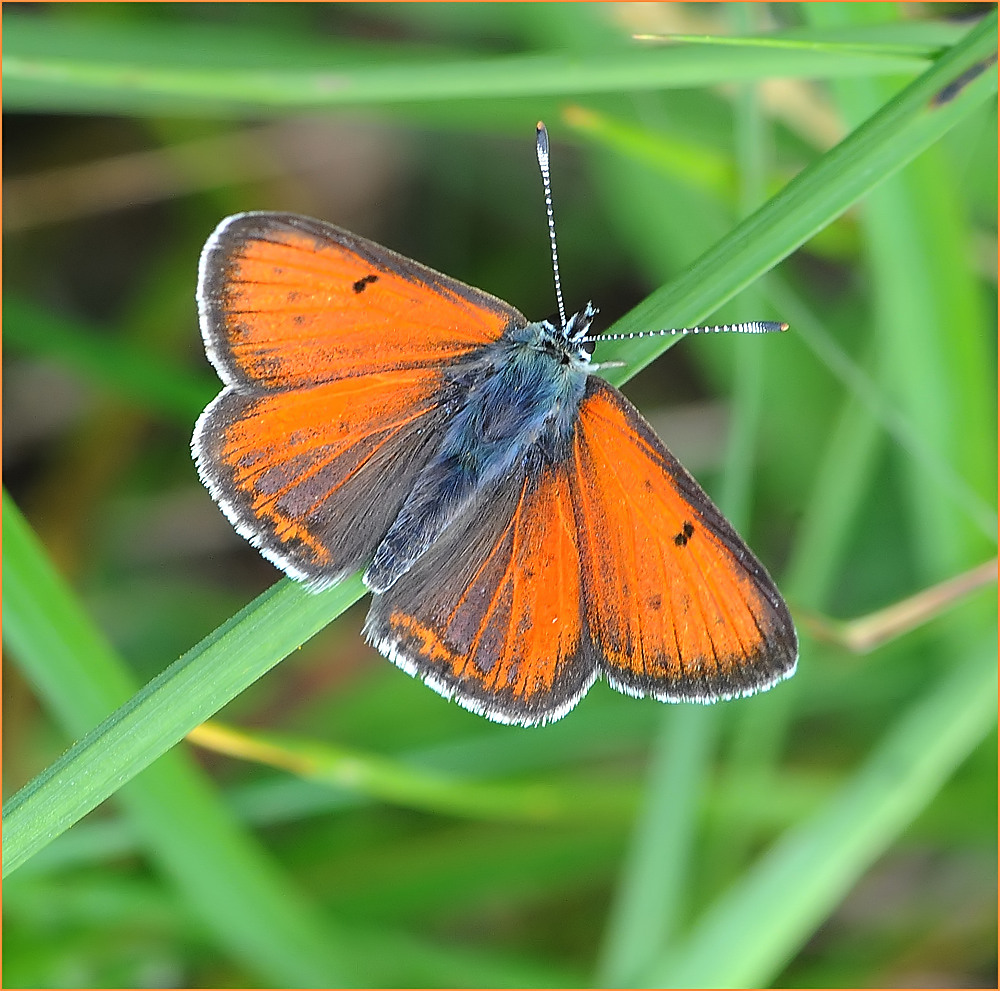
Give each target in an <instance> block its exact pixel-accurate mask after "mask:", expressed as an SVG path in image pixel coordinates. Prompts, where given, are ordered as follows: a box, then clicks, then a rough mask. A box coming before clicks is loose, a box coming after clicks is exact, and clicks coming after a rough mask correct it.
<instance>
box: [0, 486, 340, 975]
mask: <svg viewBox="0 0 1000 991" xmlns="http://www.w3.org/2000/svg"><path fill="white" fill-rule="evenodd" d="M4 502H5V504H4V538H5V547H4V550H5V559H4V564H5V569H4V578H5V579H6V580H5V582H4V590H3V596H4V619H5V623H4V640H5V642H6V644H7V646H8V648H9V649H10V650H11V651H12V652H13V653H14V654H15V655H16V656H17V659H18V661H19V662H20V664H21V666H22V668H23V669H24V671H25V672H26V674H27V675H28V677H29V679H30V680H31V681H32V682H33V683H34V684H35V686H36V688H37V690H38V692H39V695H40V696H41V697H42V698H44V699H45V700H46V701H47V702H48V704H49V705H50V707H51V708H52V709H53V710H54V711H55V713H56V714H57V716H58V718H59V720H60V722H61V723H62V724H63V725H64V726H65V728H66V729H67V731H68V732H69V733H70V734H71V735H75V734H78V733H82V732H84V731H85V730H86V729H87V727H88V726H91V725H93V723H94V722H95V721H97V720H98V719H100V718H101V717H102V716H104V715H105V714H106V713H107V712H109V711H110V710H111V709H113V708H114V706H115V705H117V704H119V703H120V702H121V700H122V699H124V698H127V697H128V696H129V694H131V692H132V691H133V690H134V686H133V685H132V684H131V679H130V678H129V676H128V674H127V673H126V671H125V669H124V667H123V665H122V664H121V662H120V661H119V659H118V658H117V657H116V656H115V654H114V652H113V651H112V649H111V648H110V646H109V645H108V644H107V643H106V642H105V641H104V639H103V637H102V636H101V635H100V633H98V631H97V630H96V629H94V627H93V626H92V624H91V623H90V621H89V620H88V619H87V617H86V615H84V613H83V612H82V610H81V609H80V608H79V606H78V604H77V603H76V601H75V599H74V598H73V596H72V594H71V593H70V592H69V590H68V589H67V588H66V587H65V585H64V583H63V582H62V580H61V579H60V578H59V576H58V575H57V574H56V573H55V572H54V571H53V569H52V568H51V566H50V565H49V563H48V560H47V559H46V557H45V554H44V551H43V550H42V548H41V547H40V545H39V544H38V543H37V540H36V539H35V537H34V534H33V533H32V532H31V531H30V529H29V528H28V526H27V524H26V523H25V521H24V519H23V518H22V517H21V515H20V513H19V512H18V510H17V507H16V506H14V504H13V503H12V501H11V500H10V499H5V501H4ZM146 708H148V707H146ZM135 711H136V703H135V701H133V703H130V704H129V705H126V706H125V707H124V708H123V709H120V710H118V713H117V714H116V717H113V719H112V723H113V724H114V726H115V727H116V728H118V729H122V728H123V727H127V726H128V725H129V724H130V720H129V718H128V713H129V712H133V713H134V712H135ZM139 711H140V712H145V710H144V709H143V707H139ZM186 712H187V710H186V707H185V705H184V704H183V703H178V702H177V701H176V700H175V702H174V704H173V706H172V709H171V713H172V719H173V720H176V719H177V717H178V714H180V713H186ZM143 718H144V719H145V718H146V717H145V715H144V716H143ZM151 718H154V719H155V718H156V717H155V715H153V716H152V717H151ZM132 726H133V728H134V721H133V722H132ZM110 736H111V737H112V738H114V732H113V731H112V732H111V734H110ZM81 748H82V749H81ZM161 752H162V748H158V749H157V750H156V751H155V752H150V751H149V750H145V751H142V750H139V751H138V752H137V749H136V747H135V742H134V741H133V740H129V739H128V738H127V737H126V738H124V739H119V740H118V745H117V746H116V745H115V742H114V740H113V739H104V740H102V743H101V745H100V747H99V748H98V749H97V750H96V751H95V750H92V749H90V748H88V746H87V741H86V740H84V741H81V743H80V744H77V746H76V747H75V748H73V749H72V750H71V751H69V753H68V754H67V755H66V756H64V757H63V758H61V759H60V760H58V761H56V763H55V764H53V765H52V766H51V767H50V768H49V769H48V771H47V772H45V773H44V774H43V775H41V776H40V777H39V778H36V779H35V780H34V781H33V782H32V783H30V784H29V785H27V786H26V787H25V788H24V789H22V790H21V791H20V792H19V793H18V794H17V795H15V796H14V797H13V798H11V799H10V800H9V801H8V802H7V803H6V808H5V813H6V815H5V817H4V839H5V848H4V852H5V858H4V860H5V863H4V870H5V872H6V871H10V870H13V869H15V868H16V867H17V866H18V864H20V863H23V861H24V860H25V859H26V858H27V857H28V856H30V855H31V853H32V852H33V851H35V850H37V849H39V848H40V847H42V846H44V845H45V844H46V843H47V842H48V841H49V840H50V839H51V838H52V837H54V836H56V835H58V834H59V833H60V832H61V831H62V830H63V829H65V828H66V826H67V825H69V824H70V823H72V822H75V821H76V820H77V819H78V818H79V817H80V816H81V815H82V814H83V813H84V812H85V811H87V810H88V809H89V808H93V807H94V806H95V805H96V804H97V803H98V802H99V801H100V800H101V799H100V797H99V796H107V795H109V794H111V793H112V792H113V791H116V790H117V789H118V787H119V786H120V784H121V782H122V780H125V778H126V777H131V776H132V775H133V774H134V773H135V770H133V769H132V767H133V764H132V762H134V761H135V759H136V757H137V756H139V757H140V758H141V757H145V758H146V759H145V760H142V763H143V764H149V763H150V762H151V761H152V760H153V759H154V758H155V757H156V756H158V754H159V753H161ZM74 754H76V756H73V755H74ZM136 770H137V768H136ZM123 772H124V773H123ZM119 800H120V802H121V803H122V805H123V806H124V808H125V809H126V810H127V812H128V814H129V817H130V819H131V822H132V825H133V827H134V828H135V829H136V831H137V832H138V833H139V835H141V836H143V837H144V838H145V840H146V841H147V845H148V850H149V851H150V856H151V857H153V859H154V860H155V861H156V862H157V863H158V864H159V866H160V867H161V869H162V870H163V872H164V873H165V874H166V875H167V876H169V877H171V878H173V880H174V882H175V883H176V884H177V886H178V887H179V888H180V890H181V891H183V893H184V894H185V895H186V896H187V898H188V901H189V903H190V905H191V907H192V909H193V911H194V912H195V914H197V915H198V916H199V917H200V919H201V923H202V925H204V926H205V927H206V930H207V931H208V932H211V933H213V934H214V936H215V939H216V940H217V942H218V944H219V945H220V947H221V948H223V949H224V950H225V951H227V952H229V953H230V954H232V956H233V957H234V958H235V959H237V960H242V961H245V962H246V963H248V964H249V965H251V966H253V967H255V968H257V969H258V970H259V973H260V974H261V976H262V977H264V978H265V979H266V980H268V981H269V982H274V983H276V984H278V985H279V986H291V987H310V986H315V987H323V986H329V985H330V984H334V985H336V984H338V983H341V982H342V981H343V980H344V979H345V976H346V975H345V974H344V972H343V971H342V970H341V964H340V963H339V962H338V957H339V954H338V953H337V950H336V943H337V939H336V934H335V933H333V932H330V931H328V929H327V928H326V926H325V925H324V924H323V923H321V922H320V921H319V919H318V918H317V917H316V916H315V915H314V914H313V911H312V909H311V908H309V907H308V906H307V905H306V904H305V903H304V902H303V901H302V899H301V897H300V895H299V894H298V893H297V892H296V891H295V889H294V887H293V886H292V885H291V884H290V883H288V882H287V881H286V880H285V879H284V877H283V876H282V875H281V873H280V872H279V871H278V870H277V869H276V868H275V866H274V865H273V864H272V863H271V862H270V861H269V859H268V858H267V857H266V856H265V855H264V853H263V852H262V851H261V850H260V849H259V848H257V846H256V845H255V843H254V842H253V840H251V839H250V837H249V836H248V835H247V834H246V833H244V832H242V831H241V830H240V829H239V827H238V826H236V824H235V821H234V819H233V818H232V816H231V815H230V814H229V813H228V812H227V811H226V810H225V809H224V808H223V806H222V805H221V803H220V802H219V799H218V797H217V796H216V795H215V794H214V793H213V791H212V788H211V786H210V785H209V784H208V783H207V781H206V780H205V778H204V777H203V776H202V774H201V772H200V771H199V770H198V769H197V768H196V767H195V766H194V765H193V763H191V761H190V759H189V758H188V757H187V755H185V754H182V753H180V752H176V753H172V754H167V755H165V756H163V757H162V759H161V760H160V761H159V762H158V763H157V764H156V766H155V767H152V768H149V769H148V771H147V772H146V773H145V774H144V775H142V776H141V777H140V778H138V779H137V780H135V781H133V782H131V783H130V784H129V785H128V786H127V787H125V788H123V789H122V790H121V792H120V794H119Z"/></svg>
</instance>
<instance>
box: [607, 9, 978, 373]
mask: <svg viewBox="0 0 1000 991" xmlns="http://www.w3.org/2000/svg"><path fill="white" fill-rule="evenodd" d="M996 30H997V15H996V11H993V12H992V13H991V14H990V15H989V16H988V17H985V18H983V20H982V21H981V22H980V23H979V24H978V25H977V26H976V27H975V28H973V29H972V30H971V31H970V32H969V34H968V35H967V36H966V38H965V39H963V40H962V41H961V42H960V43H959V44H957V45H955V47H954V48H952V49H951V50H950V51H949V52H948V53H947V54H945V55H943V56H942V57H941V58H940V59H939V60H938V61H937V62H936V63H935V64H934V65H933V66H932V67H931V68H930V69H928V70H927V71H926V72H925V73H924V74H923V75H922V76H920V77H919V78H918V79H916V80H914V81H913V82H912V83H911V84H910V85H909V86H907V87H906V88H905V89H904V90H903V91H902V92H901V93H899V94H898V95H897V96H896V97H894V98H893V99H892V100H890V101H889V102H888V103H887V104H886V105H885V106H884V107H882V108H881V109H880V110H879V111H878V112H877V113H876V114H874V115H873V116H872V117H870V118H869V119H868V120H867V121H866V122H865V123H864V124H863V125H862V126H861V127H859V128H858V129H857V130H855V131H854V132H852V133H851V134H850V135H848V137H846V138H845V139H844V140H843V141H842V142H840V144H838V145H837V146H836V147H835V148H833V149H831V151H830V152H828V153H827V154H826V155H824V156H823V157H822V158H820V159H819V160H818V161H816V162H814V163H813V164H812V165H811V166H809V167H808V168H807V169H805V170H804V171H803V172H802V173H801V174H800V175H798V176H796V177H795V179H793V180H792V182H790V183H789V184H788V185H787V186H786V187H785V188H784V189H782V190H781V192H780V193H778V194H777V195H776V196H774V197H773V198H772V199H771V200H769V201H768V202H767V203H766V204H765V205H764V206H763V207H761V208H760V210H758V211H757V212H756V213H754V214H753V215H752V216H750V217H748V218H747V219H746V220H745V221H743V222H742V223H741V224H739V226H738V227H736V228H735V229H734V230H733V231H732V232H731V234H730V235H729V236H728V237H726V238H724V239H723V240H722V241H720V242H719V243H718V244H717V245H716V246H715V247H714V248H712V249H710V250H709V251H707V252H706V253H705V254H703V255H702V256H701V257H700V258H699V259H698V260H697V261H696V262H695V263H694V264H693V265H692V266H691V267H690V268H689V269H688V270H687V271H686V272H685V273H684V275H682V276H681V277H680V278H679V279H677V280H675V281H674V282H672V283H670V284H669V285H667V286H664V287H663V288H661V289H658V290H657V291H656V292H654V293H652V294H651V295H650V296H648V297H647V298H646V299H645V300H644V301H643V302H642V303H640V304H639V305H638V306H637V307H635V308H634V309H633V310H631V311H630V312H629V313H627V314H626V315H625V316H624V317H623V318H622V319H621V320H619V321H618V322H617V323H616V324H615V325H614V326H613V327H612V328H610V330H609V333H616V334H631V333H639V332H641V331H651V330H656V329H658V328H660V327H667V326H675V327H676V326H685V325H690V324H693V323H696V322H698V321H700V320H702V319H704V318H705V316H706V315H707V314H709V313H711V312H712V311H713V309H715V308H717V307H718V306H719V305H720V304H721V303H723V302H725V301H726V300H727V299H730V298H731V297H732V296H734V295H735V294H736V293H737V292H739V291H740V290H741V289H743V288H745V287H746V286H748V285H749V284H750V283H751V282H753V281H754V279H756V278H758V277H759V276H760V275H761V274H763V273H764V272H766V271H768V270H769V269H771V268H773V267H774V266H775V265H776V264H777V263H778V262H779V261H781V259H783V258H785V257H787V256H788V255H789V254H791V252H792V251H794V250H795V249H796V248H797V247H798V246H799V245H801V244H803V243H804V242H805V241H807V240H808V239H809V238H810V237H812V236H813V235H814V234H816V233H817V232H818V231H819V230H821V229H822V228H823V227H824V226H825V225H827V224H829V223H830V221H832V220H833V219H834V218H836V217H838V216H840V214H842V213H843V212H844V211H845V210H847V209H848V208H849V207H850V206H851V205H852V204H853V203H855V202H857V200H859V199H860V198H861V197H863V196H864V195H865V194H866V193H868V192H869V191H870V190H871V189H873V188H874V187H875V186H877V185H878V184H879V183H880V182H881V181H882V180H883V179H885V178H887V177H888V176H890V175H892V174H893V173H895V172H897V171H898V170H899V169H901V168H902V167H903V166H904V165H906V164H907V163H908V162H910V161H912V160H913V159H914V158H915V157H916V156H917V155H918V154H920V152H922V151H923V150H924V149H925V148H927V147H929V146H930V145H932V144H933V143H934V142H935V141H937V140H938V139H939V138H940V137H941V136H942V135H943V134H945V133H947V131H948V130H950V129H951V128H952V127H954V126H955V125H956V124H957V123H958V122H959V121H960V120H962V119H963V118H964V117H965V115H966V114H968V113H971V112H972V111H973V110H975V109H976V108H977V107H978V106H979V105H980V104H981V103H982V102H983V101H984V100H986V99H988V98H989V97H990V96H992V95H994V94H995V93H996V88H997V78H996V72H995V71H993V70H992V68H991V66H992V65H993V62H994V60H995V59H996V50H997V41H996ZM942 96H944V97H947V99H946V100H945V101H944V102H939V101H940V100H941V99H942ZM669 346H670V341H668V340H664V341H663V342H662V343H659V344H650V342H648V341H622V342H615V343H614V344H613V345H612V346H609V347H608V351H609V352H610V357H612V358H614V359H616V360H620V361H623V362H625V366H626V367H625V368H617V369H613V370H612V371H611V372H609V374H608V379H609V381H611V382H613V383H615V384H616V385H617V384H621V383H622V382H623V381H625V380H626V379H627V378H628V377H629V376H631V375H634V374H635V373H636V371H638V370H639V369H640V368H644V367H645V366H646V365H647V364H649V363H650V362H651V361H652V360H653V359H654V358H655V357H656V356H657V355H658V354H660V353H661V352H662V351H663V350H665V349H666V348H667V347H669Z"/></svg>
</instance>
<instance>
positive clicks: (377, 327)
mask: <svg viewBox="0 0 1000 991" xmlns="http://www.w3.org/2000/svg"><path fill="white" fill-rule="evenodd" d="M198 302H199V309H200V314H201V326H202V334H203V336H204V338H205V343H206V347H207V349H208V353H209V357H210V358H211V359H212V361H213V363H214V364H215V366H216V368H217V369H218V370H219V373H220V375H221V376H222V377H223V380H224V381H226V382H236V383H243V384H246V385H253V386H255V387H259V388H266V389H269V390H275V389H293V388H299V387H303V386H311V385H315V384H317V383H319V382H328V381H334V380H338V379H342V378H348V377H352V376H356V375H369V374H373V373H380V372H384V371H390V370H393V369H398V368H431V367H435V366H436V367H441V366H442V365H444V364H447V363H449V362H452V361H454V360H455V359H457V358H459V357H461V356H462V355H464V354H468V352H469V351H471V350H473V349H474V348H477V347H481V346H482V345H484V344H488V343H490V342H491V341H495V340H497V339H498V338H499V337H500V336H501V334H502V333H503V331H504V329H505V328H506V327H507V326H508V325H511V324H516V325H520V326H523V325H524V324H525V322H526V321H525V319H524V317H523V316H522V315H521V314H520V313H518V312H517V310H515V309H514V308H513V307H511V306H508V305H507V304H506V303H504V302H502V301H501V300H499V299H497V298H496V297H495V296H491V295H489V293H485V292H482V291H481V290H478V289H473V288H472V287H471V286H467V285H465V284H464V283H461V282H459V281H457V280H456V279H451V278H449V277H448V276H446V275H442V274H441V273H440V272H435V271H434V270H433V269H430V268H427V267H426V266H424V265H420V264H418V263H417V262H414V261H411V260H410V259H408V258H404V257H403V256H402V255H398V254H396V253H395V252H393V251H390V250H389V249H388V248H383V247H382V246H381V245H378V244H375V243H374V242H372V241H368V240H365V238H362V237H358V236H357V235H356V234H351V233H350V232H348V231H345V230H341V229H340V228H339V227H334V226H333V225H332V224H326V223H323V222H322V221H319V220H312V219H310V218H308V217H300V216H296V215H294V214H283V213H243V214H237V215H236V216H233V217H229V218H227V219H226V220H224V221H223V222H222V223H221V224H220V225H219V226H218V228H216V230H215V232H214V234H213V235H212V236H211V237H210V238H209V240H208V243H207V244H206V245H205V250H204V251H203V253H202V259H201V270H200V273H199V284H198Z"/></svg>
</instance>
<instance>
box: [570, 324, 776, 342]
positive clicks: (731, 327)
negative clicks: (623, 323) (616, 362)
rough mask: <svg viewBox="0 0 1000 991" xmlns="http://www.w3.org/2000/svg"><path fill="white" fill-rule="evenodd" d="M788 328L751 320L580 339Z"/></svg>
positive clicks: (743, 332) (625, 338)
mask: <svg viewBox="0 0 1000 991" xmlns="http://www.w3.org/2000/svg"><path fill="white" fill-rule="evenodd" d="M784 330H788V324H787V323H777V322H775V321H773V320H751V321H749V322H748V323H720V324H715V325H713V326H709V327H670V328H667V329H665V330H640V331H637V332H635V333H632V334H596V335H594V336H592V337H584V338H581V340H582V341H632V340H638V339H639V338H640V337H679V336H681V335H683V334H775V333H780V332H781V331H784Z"/></svg>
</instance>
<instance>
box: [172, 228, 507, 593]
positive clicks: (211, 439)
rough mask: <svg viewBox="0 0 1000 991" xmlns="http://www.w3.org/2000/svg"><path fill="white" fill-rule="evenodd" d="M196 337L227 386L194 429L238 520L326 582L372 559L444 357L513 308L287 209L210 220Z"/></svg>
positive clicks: (432, 436)
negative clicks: (214, 223) (200, 335)
mask: <svg viewBox="0 0 1000 991" xmlns="http://www.w3.org/2000/svg"><path fill="white" fill-rule="evenodd" d="M198 301H199V310H200V315H201V326H202V333H203V336H204V338H205V345H206V349H207V351H208V354H209V356H210V358H211V359H212V362H213V364H214V365H215V367H216V369H217V370H218V372H219V375H220V376H221V378H222V379H223V381H224V382H225V383H226V388H225V389H224V390H223V392H222V393H221V394H220V395H219V396H218V397H217V398H216V400H215V401H214V402H213V403H212V404H211V405H210V406H209V407H208V408H207V409H206V410H205V412H204V413H203V414H202V416H201V418H200V419H199V421H198V424H197V426H196V427H195V433H194V438H193V440H192V448H193V450H194V454H195V460H196V463H197V465H198V471H199V474H200V475H201V478H202V480H203V481H204V483H205V485H206V486H207V487H208V489H209V491H210V492H211V493H212V495H213V496H214V498H215V499H216V501H217V502H218V503H219V505H220V506H221V507H222V508H223V510H224V511H225V513H226V515H227V516H228V517H229V519H230V520H231V521H232V522H233V524H234V525H235V526H236V528H237V529H238V530H239V531H240V532H241V533H242V534H243V535H244V536H246V537H247V538H248V539H249V540H250V541H251V542H252V543H254V544H255V545H256V546H257V547H259V548H260V550H261V551H262V552H263V553H264V554H265V556H267V557H268V558H269V559H270V560H271V561H273V562H274V563H275V564H277V565H278V566H279V567H280V568H282V569H284V570H285V571H287V572H288V573H289V574H291V575H293V576H294V577H296V578H300V579H304V580H306V581H308V582H310V584H311V585H313V586H314V587H323V586H326V585H329V584H331V583H333V582H336V581H338V580H340V579H341V578H342V577H344V576H345V575H347V574H348V573H350V572H351V571H353V570H355V569H356V568H358V567H359V566H360V565H361V564H362V563H363V562H364V561H365V560H366V559H367V558H368V557H370V555H371V553H372V552H373V550H374V548H375V546H376V545H377V544H378V542H379V541H380V540H381V539H382V537H383V536H384V534H385V532H386V530H387V529H388V527H389V525H390V524H391V522H392V520H393V519H394V517H395V515H396V513H397V512H398V511H399V507H400V506H401V505H402V503H403V501H404V499H405V498H406V495H407V493H408V492H409V489H410V487H411V485H412V481H413V479H414V478H415V477H416V475H417V473H418V472H419V470H420V468H421V467H422V466H423V464H425V463H426V461H427V460H428V459H429V458H430V456H431V455H432V454H433V450H434V444H435V442H436V440H438V439H439V436H440V430H441V428H442V426H443V425H444V423H445V422H446V420H447V418H448V415H449V412H450V410H449V401H450V400H451V398H452V395H453V392H454V390H455V388H456V387H455V385H454V383H453V382H452V381H451V379H449V378H448V376H447V374H446V372H447V369H448V367H449V365H451V364H454V363H455V362H458V361H460V360H461V359H462V357H464V356H465V355H467V354H469V353H470V352H472V351H474V350H475V349H476V348H479V347H481V346H483V345H484V344H487V343H489V342H491V341H494V340H496V339H497V338H499V337H500V336H501V335H502V333H503V331H504V330H505V329H506V328H507V327H509V326H523V325H524V323H525V320H524V317H523V316H521V314H520V313H518V312H517V311H516V310H514V309H513V308H512V307H509V306H507V304H505V303H503V302H501V301H500V300H498V299H496V298H494V297H493V296H490V295H488V294H487V293H483V292H480V291H479V290H477V289H473V288H472V287H470V286H466V285H464V284H463V283H461V282H458V281H456V280H454V279H450V278H448V277H447V276H445V275H441V274H440V273H437V272H434V271H433V270H431V269H429V268H426V267H424V266H422V265H419V264H417V263H416V262H413V261H410V260H409V259H406V258H404V257H402V256H401V255H397V254H395V253H394V252H391V251H388V250H387V249H385V248H382V247H380V246H379V245H377V244H374V243H373V242H371V241H366V240H365V239H363V238H359V237H357V236H356V235H354V234H350V233H348V232H347V231H343V230H341V229H340V228H337V227H334V226H333V225H330V224H325V223H323V222H321V221H316V220H310V219H308V218H305V217H298V216H295V215H291V214H273V213H249V214H240V215H237V216H235V217H230V218H228V219H227V220H225V221H223V222H222V223H221V224H220V225H219V227H218V228H217V229H216V231H215V233H214V234H213V235H212V237H211V238H210V239H209V241H208V243H207V245H206V247H205V250H204V252H203V254H202V260H201V270H200V277H199V287H198Z"/></svg>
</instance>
